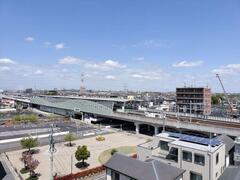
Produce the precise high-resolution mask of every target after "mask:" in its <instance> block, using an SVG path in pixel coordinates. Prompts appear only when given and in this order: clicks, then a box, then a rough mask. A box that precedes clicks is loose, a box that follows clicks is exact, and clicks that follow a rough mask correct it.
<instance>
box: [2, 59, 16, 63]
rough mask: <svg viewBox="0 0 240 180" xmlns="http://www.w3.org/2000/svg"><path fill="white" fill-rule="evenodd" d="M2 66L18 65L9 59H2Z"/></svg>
mask: <svg viewBox="0 0 240 180" xmlns="http://www.w3.org/2000/svg"><path fill="white" fill-rule="evenodd" d="M0 64H16V62H15V61H13V60H11V59H8V58H2V59H0Z"/></svg>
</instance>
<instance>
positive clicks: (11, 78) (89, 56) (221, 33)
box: [0, 0, 240, 92]
mask: <svg viewBox="0 0 240 180" xmlns="http://www.w3.org/2000/svg"><path fill="white" fill-rule="evenodd" d="M0 27H1V33H0V89H25V88H28V87H33V88H34V86H36V87H37V88H41V89H52V88H59V89H61V88H66V89H70V88H79V87H80V77H81V73H83V74H84V75H85V86H86V87H87V88H88V89H104V90H108V89H114V90H122V89H123V88H124V85H126V86H127V88H128V89H130V90H154V91H174V90H175V88H176V86H183V85H184V83H185V84H186V85H196V86H207V85H208V86H210V87H211V88H212V89H213V91H214V92H221V91H222V90H221V87H220V84H219V82H218V80H217V79H216V77H215V74H216V73H220V75H221V77H222V79H223V81H224V84H225V86H226V89H227V91H229V92H240V49H239V47H240V1H238V0H229V1H226V0H224V1H223V0H211V1H209V0H201V1H192V0H181V1H179V0H165V1H160V0H158V1H157V0H156V1H153V0H152V1H145V0H142V1H137V0H131V1H129V0H122V1H112V0H79V1H77V0H65V1H64V0H62V1H57V0H55V1H54V0H53V1H51V2H50V1H47V0H42V1H30V0H28V1H26V0H23V1H17V0H0Z"/></svg>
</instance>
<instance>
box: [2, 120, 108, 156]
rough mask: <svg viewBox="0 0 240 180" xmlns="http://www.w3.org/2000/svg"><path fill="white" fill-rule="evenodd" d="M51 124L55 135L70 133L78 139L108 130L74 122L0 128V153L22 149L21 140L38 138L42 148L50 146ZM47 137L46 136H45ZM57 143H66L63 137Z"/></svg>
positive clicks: (57, 137)
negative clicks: (30, 137) (23, 138)
mask: <svg viewBox="0 0 240 180" xmlns="http://www.w3.org/2000/svg"><path fill="white" fill-rule="evenodd" d="M51 124H53V125H54V133H64V132H70V133H74V134H75V135H76V136H77V137H79V138H81V137H85V136H91V135H97V134H106V133H108V132H107V130H100V129H98V128H96V127H94V126H92V125H89V124H85V123H82V122H78V123H76V122H73V121H55V122H43V123H37V124H31V123H30V124H20V125H12V126H5V125H1V126H0V152H6V151H12V150H17V149H20V148H21V146H20V143H19V138H22V137H27V136H34V137H41V138H38V143H39V145H40V146H42V145H46V144H48V137H47V135H48V134H49V133H50V127H51ZM44 135H46V136H44ZM15 140H16V141H15ZM55 141H56V142H62V141H64V138H63V135H59V136H56V137H55Z"/></svg>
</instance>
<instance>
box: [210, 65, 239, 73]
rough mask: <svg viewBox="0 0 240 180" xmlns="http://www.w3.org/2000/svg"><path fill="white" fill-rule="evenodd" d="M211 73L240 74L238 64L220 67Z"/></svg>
mask: <svg viewBox="0 0 240 180" xmlns="http://www.w3.org/2000/svg"><path fill="white" fill-rule="evenodd" d="M212 73H214V74H225V75H233V74H238V73H240V64H228V65H225V66H221V67H219V68H217V69H213V70H212Z"/></svg>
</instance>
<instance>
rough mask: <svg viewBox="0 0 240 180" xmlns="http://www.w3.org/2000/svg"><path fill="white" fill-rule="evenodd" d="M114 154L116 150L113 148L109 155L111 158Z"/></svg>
mask: <svg viewBox="0 0 240 180" xmlns="http://www.w3.org/2000/svg"><path fill="white" fill-rule="evenodd" d="M116 152H118V150H117V149H115V148H113V149H112V150H111V155H112V156H113V155H114V154H115V153H116Z"/></svg>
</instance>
